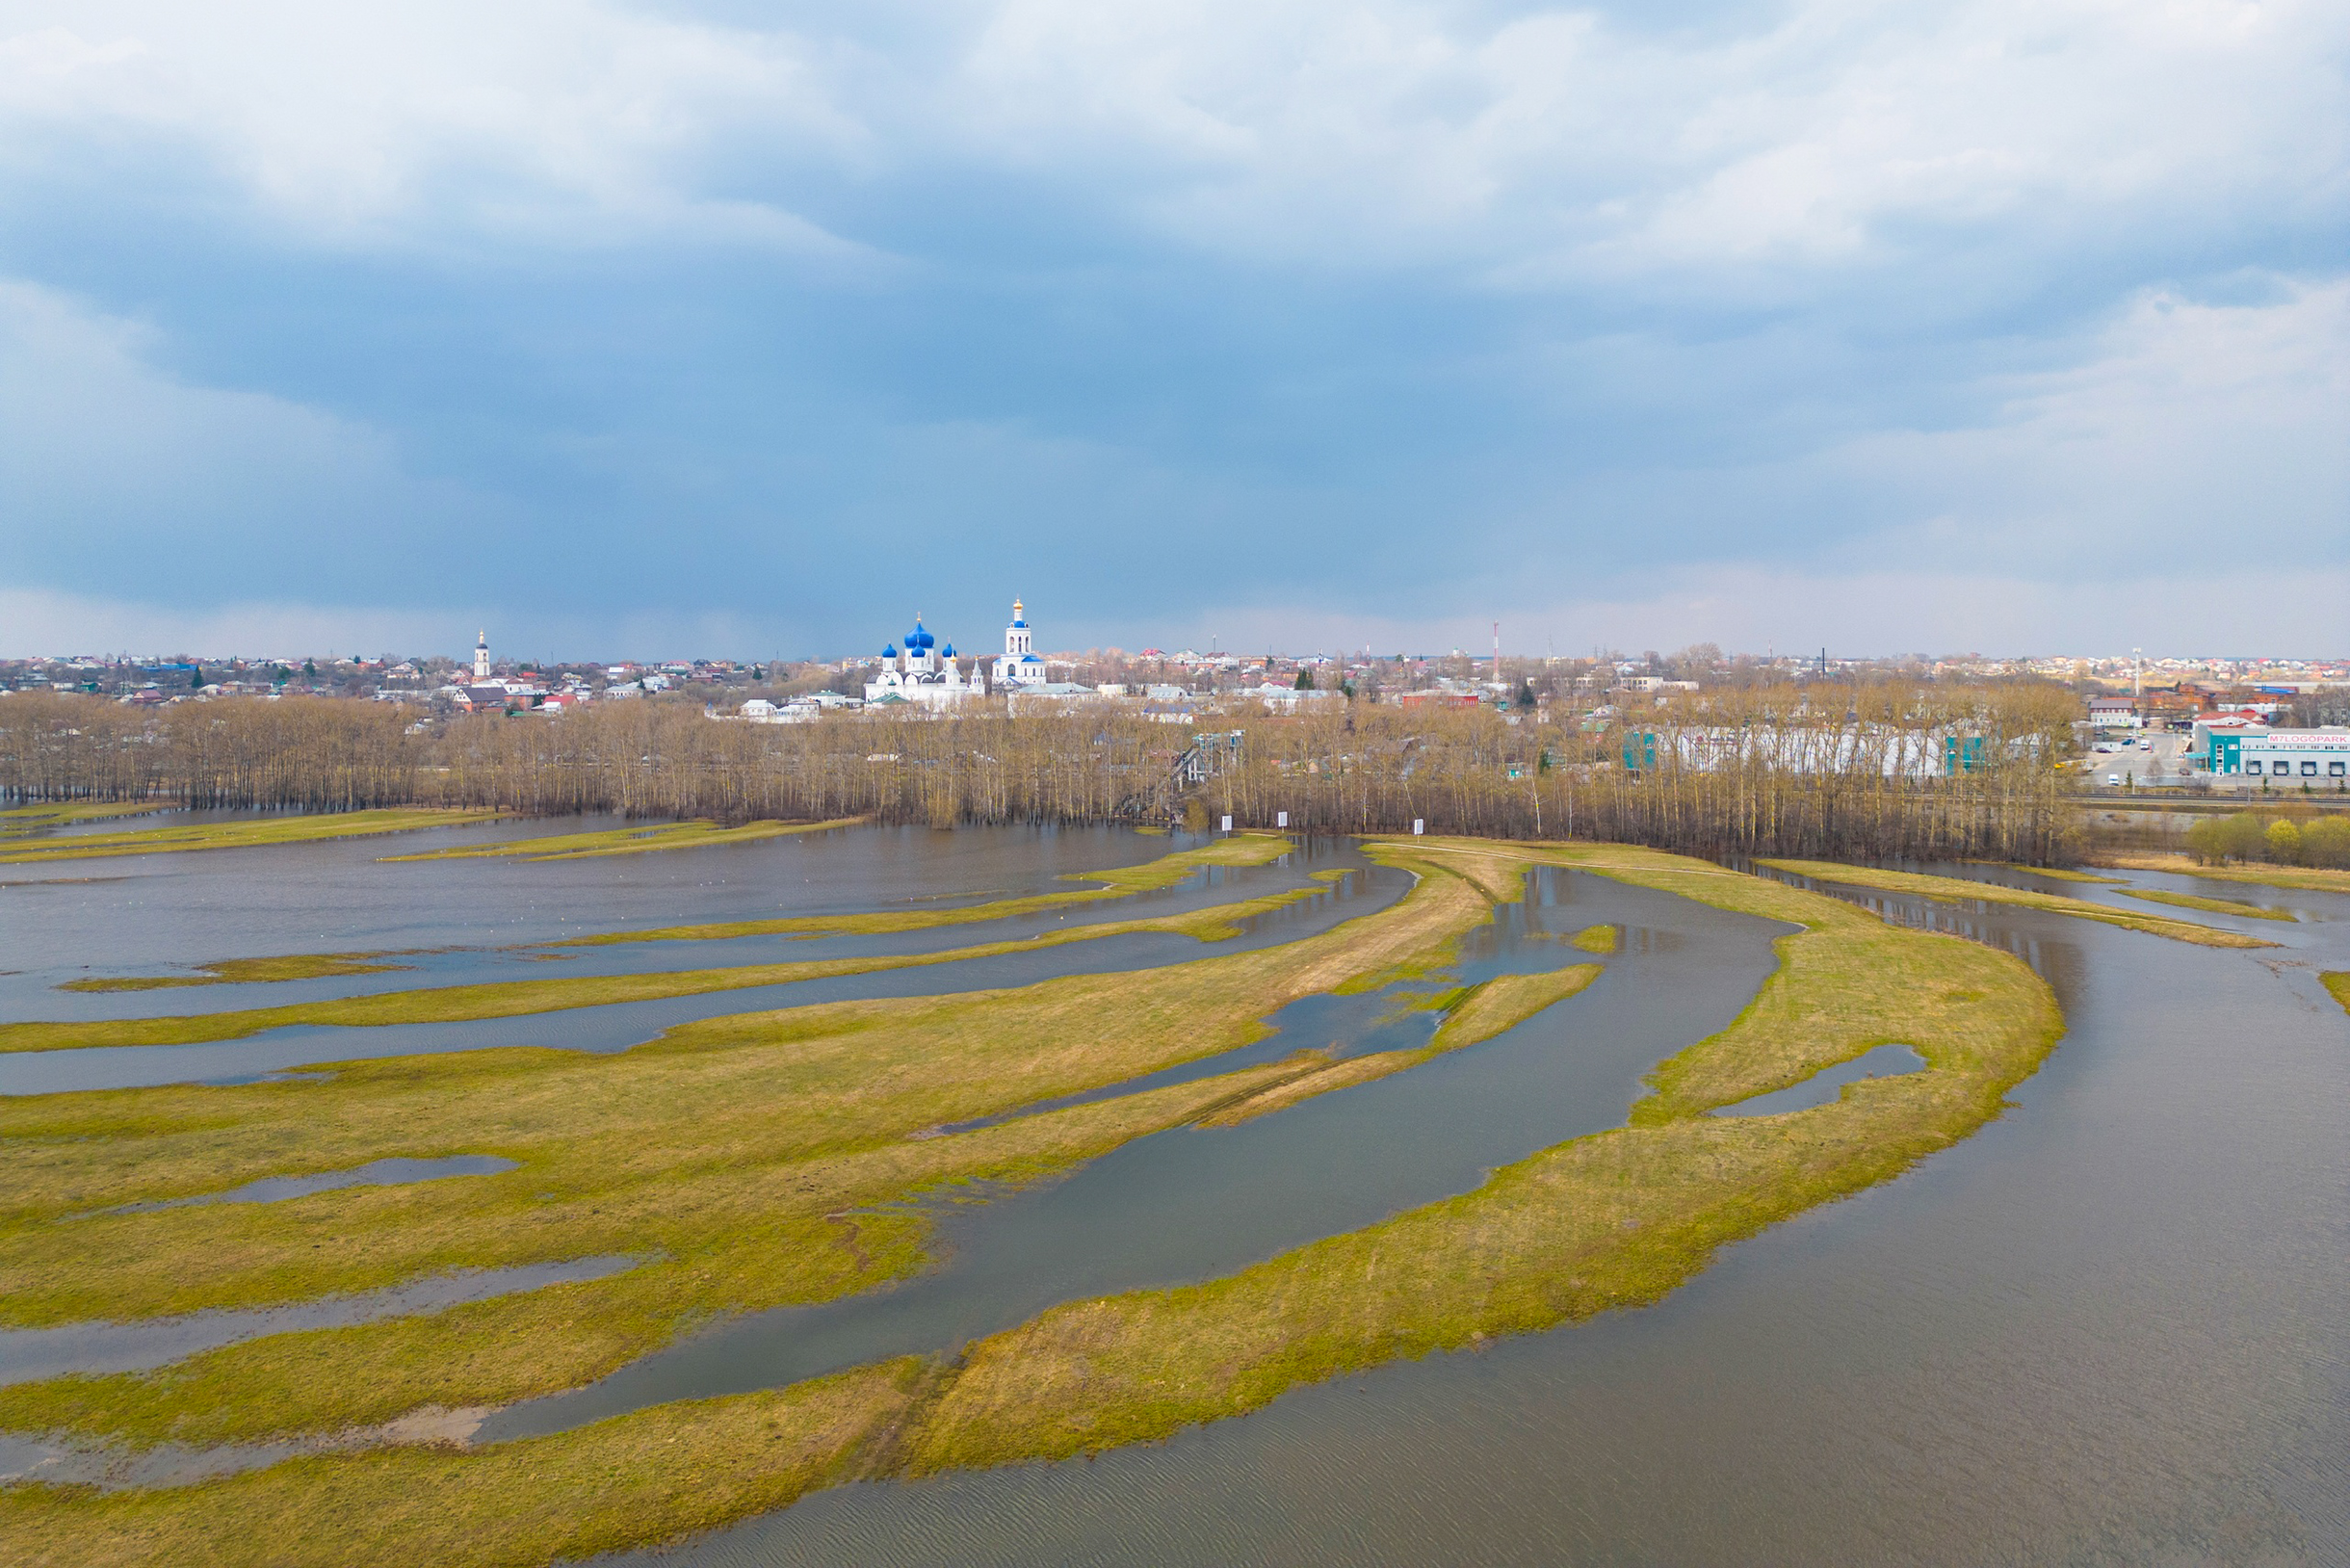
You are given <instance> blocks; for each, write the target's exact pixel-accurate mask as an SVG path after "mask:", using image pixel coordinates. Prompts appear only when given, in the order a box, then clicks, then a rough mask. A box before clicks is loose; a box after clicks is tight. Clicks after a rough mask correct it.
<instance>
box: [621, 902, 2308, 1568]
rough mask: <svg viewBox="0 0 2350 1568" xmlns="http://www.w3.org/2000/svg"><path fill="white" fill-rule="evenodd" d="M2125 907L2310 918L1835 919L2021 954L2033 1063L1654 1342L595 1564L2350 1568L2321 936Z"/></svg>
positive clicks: (1403, 1378) (1560, 1354)
mask: <svg viewBox="0 0 2350 1568" xmlns="http://www.w3.org/2000/svg"><path fill="white" fill-rule="evenodd" d="M1919 869H1930V870H1936V871H1942V872H1945V873H1950V872H1954V871H1956V870H1958V868H1949V867H1932V868H1919ZM2128 882H2129V884H2130V885H2136V886H2146V887H2162V888H2170V889H2173V890H2176V891H2191V892H2198V893H2202V894H2204V895H2206V896H2209V897H2217V898H2236V899H2242V900H2243V901H2244V902H2261V903H2272V904H2275V905H2278V906H2284V907H2291V908H2293V909H2295V910H2297V911H2299V912H2300V913H2301V915H2302V919H2301V920H2300V921H2299V922H2297V923H2295V924H2293V925H2289V926H2287V925H2284V924H2282V923H2270V922H2258V921H2244V922H2241V923H2237V922H2232V921H2230V920H2228V919H2227V918H2225V917H2216V918H2215V917H2206V916H2204V915H2201V914H2193V915H2192V916H2191V918H2196V919H2206V918H2210V919H2211V923H2212V924H2217V925H2226V926H2232V927H2237V928H2245V929H2251V930H2254V933H2255V934H2259V935H2262V936H2264V937H2268V938H2269V939H2271V940H2275V941H2279V942H2280V943H2282V944H2283V946H2282V947H2281V948H2280V949H2278V950H2276V951H2273V952H2236V951H2229V950H2219V949H2208V948H2199V947H2191V946H2187V945H2185V944H2181V943H2177V942H2171V941H2167V940H2164V939H2162V938H2158V937H2154V936H2150V935H2146V934H2143V933H2139V932H2132V931H2127V930H2121V929H2116V928H2109V927H2104V926H2100V925H2096V924H2093V923H2089V922H2085V921H2080V920H2076V919H2069V918H2066V917H2063V916H2058V915H2050V914H2041V913H2037V912H2033V911H2028V910H2020V909H2015V908H2011V907H2005V906H2000V905H1993V904H1948V903H1942V902H1932V901H1925V900H1917V899H1906V898H1900V897H1891V896H1887V895H1882V894H1876V893H1865V892H1861V891H1858V890H1849V896H1851V897H1852V898H1853V899H1854V901H1855V902H1862V903H1865V904H1866V905H1867V906H1869V907H1873V908H1876V909H1878V910H1879V911H1880V912H1882V913H1885V914H1887V915H1888V916H1889V917H1890V918H1893V919H1896V920H1900V921H1903V922H1905V923H1911V924H1916V925H1918V926H1920V927H1923V928H1935V929H1943V930H1949V931H1952V932H1954V933H1956V934H1962V935H1965V936H1968V937H1970V938H1971V939H1974V940H1980V941H1987V942H1991V943H1994V944H1996V945H1998V946H2001V947H2004V948H2006V949H2008V950H2010V951H2013V952H2016V953H2018V954H2021V955H2022V956H2024V958H2025V960H2026V961H2028V962H2030V963H2031V964H2033V966H2034V967H2035V968H2037V969H2038V970H2039V971H2040V972H2041V973H2042V974H2043V975H2044V976H2046V977H2047V978H2048V979H2049V980H2050V983H2051V984H2052V985H2053V986H2054V987H2055V989H2056V991H2057V993H2058V996H2059V998H2060V1000H2061V1002H2062V1003H2063V1006H2064V1008H2065V1013H2066V1017H2067V1021H2068V1024H2069V1032H2068V1033H2067V1036H2066V1038H2065V1040H2064V1042H2063V1044H2062V1045H2061V1047H2060V1048H2059V1049H2058V1051H2057V1052H2056V1054H2055V1055H2054V1056H2053V1057H2052V1058H2050V1061H2049V1063H2048V1065H2047V1066H2046V1067H2045V1068H2044V1069H2043V1070H2042V1071H2041V1072H2040V1073H2039V1074H2038V1075H2037V1076H2035V1077H2034V1078H2033V1079H2032V1080H2030V1081H2029V1082H2027V1083H2026V1084H2024V1085H2022V1086H2021V1087H2020V1088H2019V1089H2017V1090H2016V1091H2015V1093H2014V1094H2013V1095H2012V1096H2011V1099H2012V1101H2013V1102H2014V1108H2013V1109H2012V1110H2011V1111H2009V1112H2008V1113H2007V1114H2006V1115H2005V1116H2004V1117H2002V1118H2001V1119H2000V1120H1999V1121H1997V1122H1995V1123H1994V1124H1992V1125H1991V1126H1990V1127H1988V1128H1986V1129H1984V1130H1983V1131H1982V1132H1980V1133H1978V1134H1977V1135H1975V1137H1972V1138H1971V1139H1969V1140H1967V1141H1966V1142H1964V1143H1962V1144H1960V1145H1958V1146H1956V1147H1954V1148H1951V1149H1948V1150H1946V1151H1944V1152H1943V1153H1940V1154H1938V1155H1936V1156H1934V1157H1933V1158H1931V1159H1930V1160H1928V1161H1926V1162H1925V1163H1923V1164H1921V1165H1920V1166H1919V1167H1918V1168H1917V1169H1914V1170H1912V1171H1911V1172H1909V1173H1908V1174H1906V1175H1904V1176H1903V1177H1901V1178H1900V1179H1899V1180H1897V1181H1894V1182H1892V1183H1889V1184H1887V1185H1885V1186H1883V1187H1879V1188H1876V1189H1870V1190H1869V1191H1867V1192H1864V1193H1862V1194H1859V1195H1858V1196H1856V1197H1853V1198H1851V1199H1848V1200H1846V1201H1843V1202H1841V1203H1837V1204H1832V1205H1829V1206H1826V1207H1824V1208H1822V1209H1819V1210H1816V1211H1814V1212H1812V1213H1810V1214H1808V1215H1802V1216H1800V1217H1799V1218H1797V1219H1795V1220H1793V1221H1791V1222H1789V1223H1788V1224H1785V1225H1781V1226H1778V1227H1776V1228H1774V1229H1772V1230H1770V1231H1767V1232H1765V1233H1764V1234H1762V1236H1759V1237H1757V1238H1754V1239H1753V1240H1751V1241H1744V1242H1741V1243H1739V1244H1737V1245H1736V1246H1733V1247H1730V1248H1727V1249H1725V1250H1724V1251H1723V1253H1722V1254H1720V1256H1719V1257H1718V1258H1717V1260H1716V1261H1715V1263H1714V1265H1713V1266H1712V1267H1710V1269H1708V1270H1707V1271H1706V1272H1705V1273H1703V1274H1701V1275H1699V1276H1698V1277H1697V1278H1696V1279H1694V1280H1693V1281H1691V1282H1690V1283H1689V1284H1687V1285H1685V1286H1684V1287H1683V1288H1682V1289H1681V1290H1679V1291H1677V1292H1675V1293H1674V1294H1672V1295H1671V1296H1669V1297H1668V1298H1666V1300H1665V1301H1663V1302H1662V1303H1660V1304H1658V1305H1657V1306H1654V1307H1651V1308H1647V1309H1644V1310H1641V1311H1637V1312H1629V1313H1622V1314H1617V1315H1611V1316H1608V1317H1605V1318H1602V1319H1599V1320H1594V1321H1591V1322H1587V1323H1583V1324H1580V1325H1574V1326H1568V1327H1563V1328H1560V1329H1557V1330H1554V1331H1553V1332H1551V1333H1547V1334H1539V1335H1532V1336H1527V1337H1525V1338H1522V1339H1515V1340H1510V1341H1506V1342H1501V1343H1498V1344H1496V1345H1494V1346H1489V1347H1488V1348H1486V1349H1485V1350H1483V1351H1482V1352H1480V1353H1474V1354H1472V1353H1461V1354H1452V1355H1435V1356H1430V1357H1428V1358H1426V1359H1425V1360H1423V1361H1418V1362H1410V1363H1403V1364H1397V1365H1391V1366H1389V1367H1385V1368H1382V1369H1380V1370H1378V1371H1376V1372H1371V1373H1369V1374H1367V1375H1363V1376H1357V1377H1348V1378H1345V1379H1342V1380H1339V1381H1335V1382H1332V1383H1327V1384H1323V1385H1319V1386H1317V1387H1312V1388H1306V1389H1301V1390H1298V1391H1296V1392H1293V1393H1292V1394H1290V1395H1289V1396H1287V1397H1285V1398H1282V1399H1281V1400H1279V1401H1278V1402H1276V1403H1275V1404H1274V1405H1272V1406H1271V1407H1269V1408H1267V1409H1266V1410H1264V1411H1262V1412H1259V1413H1258V1414H1256V1415H1253V1416H1250V1417H1247V1418H1244V1419H1241V1420H1237V1421H1227V1422H1221V1423H1217V1424H1214V1425H1210V1426H1205V1427H1199V1428H1193V1429H1190V1430H1188V1431H1186V1432H1184V1433H1182V1434H1180V1435H1178V1436H1177V1437H1176V1438H1174V1439H1173V1440H1171V1441H1169V1442H1167V1443H1164V1444H1159V1445H1154V1446H1149V1447H1141V1448H1135V1449H1127V1450H1115V1451H1111V1452H1109V1453H1105V1454H1101V1455H1099V1456H1097V1457H1096V1458H1094V1459H1092V1460H1089V1461H1083V1462H1077V1461H1072V1462H1067V1463H1060V1464H1041V1465H1030V1466H1023V1467H1019V1468H1015V1469H1010V1470H1005V1471H998V1472H988V1473H981V1474H955V1475H949V1476H944V1477H937V1478H935V1479H930V1480H925V1481H920V1482H913V1483H901V1482H889V1483H864V1484H858V1485H853V1486H848V1487H843V1488H839V1489H836V1490H833V1491H828V1492H823V1493H818V1494H816V1495H814V1496H812V1497H810V1498H808V1499H806V1500H804V1501H803V1502H801V1503H799V1504H798V1505H796V1507H794V1508H791V1509H789V1510H787V1511H785V1512H783V1513H779V1514H775V1515H771V1516H769V1517H766V1518H762V1519H757V1520H752V1521H748V1522H746V1523H744V1524H743V1525H740V1526H737V1527H734V1528H732V1529H725V1530H720V1531H718V1532H715V1533H713V1534H711V1535H708V1536H704V1537H701V1538H699V1539H696V1540H694V1541H692V1542H688V1543H685V1544H684V1545H682V1546H680V1547H677V1548H672V1549H670V1550H668V1551H666V1552H663V1553H659V1554H654V1553H627V1554H616V1555H613V1556H610V1557H606V1558H599V1559H597V1563H598V1568H654V1565H655V1564H659V1565H661V1568H681V1565H682V1568H752V1565H758V1568H780V1565H785V1564H794V1565H796V1564H820V1563H860V1564H864V1563H875V1564H881V1563H907V1564H914V1563H941V1562H952V1563H984V1564H996V1563H1002V1564H1019V1563H1034V1562H1066V1563H1088V1564H1097V1563H1098V1564H1126V1563H1133V1564H1146V1563H1164V1562H1173V1561H1187V1562H1221V1563H1283V1564H1288V1563H1332V1564H1341V1563H1347V1564H1350V1563H1366V1562H1370V1563H1379V1562H1391V1563H1428V1562H1478V1563H1520V1562H1523V1563H1552V1562H1559V1561H1569V1560H1572V1561H1595V1562H1675V1563H1722V1564H1732V1563H1751V1562H1756V1561H1774V1562H1807V1563H1809V1562H1822V1563H1845V1562H1849V1563H1884V1562H1918V1563H1948V1562H1970V1563H1971V1562H1995V1561H1996V1562H2046V1563H2060V1562H2061V1563H2076V1562H2089V1563H2117V1564H2118V1563H2143V1562H2177V1563H2185V1562H2209V1561H2224V1562H2276V1563H2307V1562H2321V1563H2322V1562H2333V1563H2339V1562H2345V1561H2350V1461H2346V1460H2345V1458H2344V1456H2345V1455H2350V1313H2345V1312H2344V1311H2343V1310H2342V1302H2343V1301H2344V1300H2350V1120H2346V1119H2345V1116H2344V1113H2343V1112H2344V1108H2345V1106H2350V1019H2345V1017H2344V1014H2343V1012H2342V1009H2341V1008H2340V1006H2338V1005H2337V1004H2336V1003H2335V1002H2334V1001H2333V1000H2332V999H2331V997H2329V996H2328V995H2327V994H2326V993H2325V992H2324V991H2323V989H2322V988H2321V987H2320V986H2319V985H2318V983H2317V980H2316V974H2317V972H2318V971H2319V970H2321V969H2336V970H2339V969H2350V899H2344V898H2340V897H2337V896H2333V895H2327V894H2311V893H2291V892H2283V891H2281V890H2275V889H2256V888H2249V887H2244V886H2240V885H2237V884H2214V883H2210V882H2198V881H2195V880H2193V879H2191V878H2184V877H2175V876H2169V875H2148V874H2138V873H2132V874H2128ZM2016 885H2034V886H2039V887H2042V888H2043V889H2044V890H2045V891H2050V892H2064V893H2067V894H2070V895H2073V896H2076V897H2078V896H2083V895H2084V893H2086V894H2098V895H2099V898H2098V900H2097V902H2105V900H2106V899H2108V898H2110V899H2112V901H2113V902H2116V903H2117V905H2127V904H2131V903H2134V906H2135V907H2137V908H2139V909H2141V910H2145V909H2150V908H2151V909H2154V910H2156V912H2165V913H2167V912H2172V911H2163V910H2161V909H2160V907H2159V906H2157V905H2149V904H2144V903H2136V902H2135V901H2124V900H2122V899H2120V898H2119V897H2118V896H2116V895H2115V893H2114V891H2113V890H2110V889H2106V890H2100V889H2098V888H2096V887H2095V886H2093V885H2091V884H2077V883H2057V882H2053V881H2042V880H2041V879H2038V878H2031V879H2022V878H2019V880H2018V881H2017V884H2016ZM1827 890H1828V891H1840V890H1837V889H1833V888H1830V889H1827ZM2180 913H2187V912H2183V911H2180Z"/></svg>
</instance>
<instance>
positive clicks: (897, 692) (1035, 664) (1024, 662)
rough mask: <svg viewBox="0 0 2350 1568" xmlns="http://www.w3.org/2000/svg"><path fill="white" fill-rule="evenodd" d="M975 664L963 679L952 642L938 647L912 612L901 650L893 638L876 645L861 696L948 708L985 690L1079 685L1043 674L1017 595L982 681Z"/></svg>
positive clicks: (1055, 692) (1054, 689)
mask: <svg viewBox="0 0 2350 1568" xmlns="http://www.w3.org/2000/svg"><path fill="white" fill-rule="evenodd" d="M981 666H982V661H981V660H979V659H974V660H972V661H971V678H970V679H969V680H968V681H966V680H965V679H963V670H962V666H960V665H958V664H956V663H955V659H954V645H953V643H949V644H947V645H946V646H945V647H940V646H939V645H938V640H937V639H936V638H935V637H933V636H932V635H931V634H930V631H929V629H928V628H927V627H926V626H924V625H923V623H922V617H921V616H920V615H916V616H915V617H914V629H913V630H912V631H910V632H908V633H906V634H905V649H904V651H903V652H900V651H899V647H898V644H897V643H895V642H893V643H891V644H890V645H889V646H888V647H886V648H883V649H882V650H881V667H880V669H879V670H878V671H877V672H875V676H874V678H873V679H872V680H870V681H867V682H866V683H865V700H866V702H867V703H868V704H874V705H884V704H888V703H892V702H912V703H919V704H921V705H922V706H924V707H926V708H948V707H952V706H953V705H954V704H955V703H958V702H961V701H963V700H965V699H966V698H969V697H977V696H984V695H986V694H987V693H989V692H995V693H1001V694H1005V695H1012V696H1016V695H1018V694H1019V693H1023V692H1026V693H1031V694H1032V695H1052V696H1059V695H1068V694H1072V693H1081V692H1084V688H1082V687H1073V686H1072V687H1059V686H1055V685H1054V684H1053V682H1052V680H1051V678H1050V677H1049V676H1047V675H1046V673H1045V667H1044V661H1043V660H1042V659H1039V658H1037V657H1036V645H1035V641H1034V634H1033V633H1031V631H1030V630H1029V623H1028V607H1027V606H1025V605H1023V604H1022V603H1021V602H1020V601H1019V600H1017V599H1014V600H1013V601H1012V623H1011V624H1010V625H1009V626H1006V627H1005V628H1004V654H1003V657H1001V658H999V659H998V660H996V662H995V667H994V669H993V670H992V671H991V672H990V673H989V674H988V676H987V677H986V679H985V680H984V683H982V679H981V675H980V670H981ZM1088 694H1089V693H1088Z"/></svg>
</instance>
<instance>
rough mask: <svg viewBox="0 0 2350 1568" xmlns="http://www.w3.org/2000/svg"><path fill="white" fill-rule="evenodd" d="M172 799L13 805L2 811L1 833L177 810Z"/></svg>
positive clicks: (0, 834) (33, 830)
mask: <svg viewBox="0 0 2350 1568" xmlns="http://www.w3.org/2000/svg"><path fill="white" fill-rule="evenodd" d="M173 809H174V806H173V803H172V802H170V801H168V800H58V801H51V802H48V803H47V804H44V805H38V806H11V807H9V808H8V809H7V810H6V811H0V836H6V835H9V834H14V833H37V832H39V831H41V830H43V829H45V828H51V827H63V826H65V825H66V824H67V823H90V822H104V821H106V820H108V819H110V818H115V817H145V816H149V815H151V814H153V813H155V812H158V811H170V810H173Z"/></svg>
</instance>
